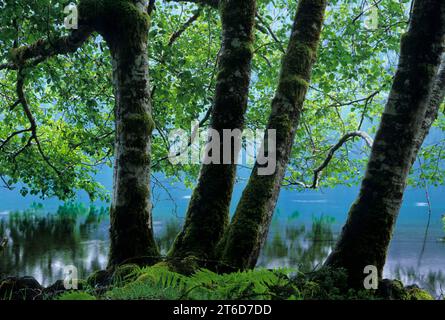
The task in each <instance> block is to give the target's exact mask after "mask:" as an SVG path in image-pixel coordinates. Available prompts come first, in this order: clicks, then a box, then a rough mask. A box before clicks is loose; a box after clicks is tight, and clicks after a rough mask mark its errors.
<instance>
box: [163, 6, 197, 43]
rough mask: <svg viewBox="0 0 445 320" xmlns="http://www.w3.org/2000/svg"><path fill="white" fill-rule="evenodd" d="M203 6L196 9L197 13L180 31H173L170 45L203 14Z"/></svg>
mask: <svg viewBox="0 0 445 320" xmlns="http://www.w3.org/2000/svg"><path fill="white" fill-rule="evenodd" d="M201 12H202V8H199V9H198V10H196V12H195V14H193V16H191V17H190V18H189V19H188V20H187V21H186V22H185V23H184V24H183V25H182V26H181V28H179V30H178V31H176V32H175V33H173V34H172V35H171V37H170V39H169V41H168V46H169V47H171V46H172V45H173V43H174V42H175V41H176V40H177V39H178V38H179V37H180V36H181V35H182V34H183V33H184V32H185V31H186V30H187V29H188V28H189V27H190V26H191V25H192V24H193V22H195V21H196V20H197V19H198V18H199V16H200V15H201Z"/></svg>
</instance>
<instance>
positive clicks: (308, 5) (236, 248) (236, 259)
mask: <svg viewBox="0 0 445 320" xmlns="http://www.w3.org/2000/svg"><path fill="white" fill-rule="evenodd" d="M325 9H326V1H325V0H300V1H299V4H298V9H297V14H296V16H295V21H294V25H293V30H292V35H291V37H290V41H289V45H288V48H287V52H286V54H285V55H284V58H283V62H282V67H281V75H280V79H279V85H278V89H277V92H276V95H275V97H274V99H273V101H272V113H271V115H270V118H269V123H268V126H267V129H275V130H276V151H275V150H267V147H266V148H265V150H266V151H267V152H268V154H269V155H273V153H274V152H275V153H276V169H275V172H274V173H273V174H271V175H259V174H258V169H259V168H260V167H262V166H263V165H260V164H259V163H258V162H257V163H255V166H254V169H253V171H252V174H251V176H250V179H249V182H248V184H247V186H246V188H245V190H244V192H243V194H242V196H241V200H240V202H239V204H238V207H237V209H236V212H235V216H234V218H233V220H232V223H231V225H230V227H229V229H228V231H227V234H226V235H225V239H224V240H223V241H222V242H221V247H220V248H221V250H222V261H223V265H222V266H221V268H222V269H232V270H233V269H235V270H236V269H246V268H253V267H255V265H256V262H257V259H258V255H259V252H260V249H261V247H262V245H263V244H264V241H265V239H266V237H267V233H268V230H269V225H270V221H271V219H272V215H273V212H274V210H275V205H276V202H277V198H278V195H279V192H280V187H281V183H282V181H283V178H284V174H285V171H286V166H287V164H288V161H289V157H290V154H291V150H292V145H293V142H294V137H295V132H296V129H297V127H298V123H299V119H300V115H301V112H302V109H303V102H304V100H305V97H306V93H307V90H308V87H309V81H310V76H311V70H312V66H313V64H314V62H315V60H316V51H317V48H318V44H319V39H320V33H321V29H322V25H323V19H324V12H325ZM264 141H267V137H265V139H264ZM264 141H263V145H265V142H264Z"/></svg>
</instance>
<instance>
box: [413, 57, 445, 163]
mask: <svg viewBox="0 0 445 320" xmlns="http://www.w3.org/2000/svg"><path fill="white" fill-rule="evenodd" d="M444 97H445V54H442V59H441V63H440V68H439V72H438V73H437V76H436V79H435V81H434V85H433V91H432V92H431V96H430V100H429V103H428V107H427V109H426V113H425V117H424V119H423V122H422V127H421V129H420V133H419V134H418V136H417V138H416V145H415V149H414V153H413V157H412V160H411V163H414V161H415V160H416V157H417V154H418V152H419V150H420V148H421V147H422V144H423V142H424V141H425V138H426V137H427V135H428V133H429V132H430V129H431V126H432V125H433V123H434V121H436V119H437V116H438V115H439V110H440V106H441V105H442V102H443V99H444Z"/></svg>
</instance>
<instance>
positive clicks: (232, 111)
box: [170, 0, 256, 265]
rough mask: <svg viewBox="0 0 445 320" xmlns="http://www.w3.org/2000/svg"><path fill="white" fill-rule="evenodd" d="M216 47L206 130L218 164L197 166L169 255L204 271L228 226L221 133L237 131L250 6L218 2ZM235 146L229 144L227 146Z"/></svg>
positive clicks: (248, 57)
mask: <svg viewBox="0 0 445 320" xmlns="http://www.w3.org/2000/svg"><path fill="white" fill-rule="evenodd" d="M219 9H220V14H221V21H222V34H223V38H222V46H221V52H220V56H219V63H218V70H219V72H218V76H217V84H216V92H215V98H214V105H213V110H212V115H211V124H210V127H211V128H212V129H213V130H216V132H218V134H219V137H220V138H221V139H220V140H221V141H220V148H219V149H220V150H219V155H220V157H219V158H220V161H219V162H220V163H219V164H215V163H210V164H203V165H202V167H201V171H200V175H199V179H198V184H197V186H196V187H195V189H194V191H193V195H192V197H191V200H190V204H189V207H188V210H187V215H186V220H185V224H184V227H183V230H182V232H181V233H180V234H179V235H178V237H177V238H176V240H175V243H174V245H173V247H172V250H171V252H170V256H171V257H173V258H174V259H175V260H181V259H183V258H185V257H187V256H194V257H197V258H198V259H199V261H201V262H202V263H201V264H202V265H206V261H209V260H212V259H214V253H215V246H216V244H217V243H218V241H219V240H220V239H221V237H222V235H223V232H224V230H225V228H226V226H227V224H228V220H229V208H230V202H231V198H232V191H233V185H234V182H235V174H236V164H235V159H236V157H235V156H234V154H235V152H234V151H235V150H234V149H233V148H232V150H231V151H232V157H231V161H230V164H224V163H223V154H224V150H223V145H222V137H223V130H224V129H230V130H233V129H239V130H242V129H243V125H244V114H245V111H246V107H247V98H248V92H249V83H250V74H251V61H252V56H253V41H254V40H253V38H254V36H253V29H254V20H255V10H256V5H255V1H254V0H243V1H239V0H224V1H220V5H219ZM236 141H240V137H239V136H237V137H235V138H234V142H233V145H236Z"/></svg>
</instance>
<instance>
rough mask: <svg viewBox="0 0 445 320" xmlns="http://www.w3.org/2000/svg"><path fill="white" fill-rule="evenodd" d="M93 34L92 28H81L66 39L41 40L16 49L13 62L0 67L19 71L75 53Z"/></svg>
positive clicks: (13, 51)
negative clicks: (28, 65)
mask: <svg viewBox="0 0 445 320" xmlns="http://www.w3.org/2000/svg"><path fill="white" fill-rule="evenodd" d="M91 33H92V29H91V28H89V27H79V29H77V30H74V31H72V32H71V34H70V35H68V36H65V37H60V38H57V39H40V40H37V41H36V42H35V43H33V44H31V45H28V46H22V47H19V48H14V49H12V51H11V61H9V62H8V63H5V64H2V65H0V70H1V69H14V70H18V69H19V68H20V66H23V65H25V64H26V63H30V64H31V65H36V64H38V63H40V62H42V61H44V60H46V59H47V58H49V57H52V56H56V55H59V54H67V53H71V52H74V51H76V50H77V49H78V48H79V47H80V46H81V45H82V44H83V43H84V42H85V41H86V40H87V39H88V37H89V36H90V35H91Z"/></svg>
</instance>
